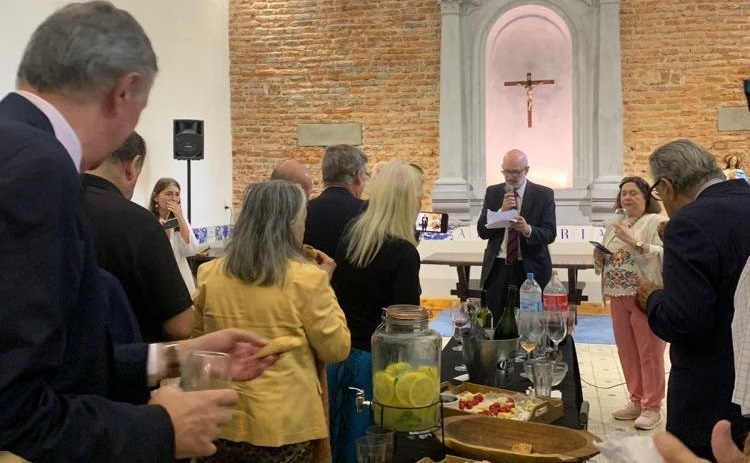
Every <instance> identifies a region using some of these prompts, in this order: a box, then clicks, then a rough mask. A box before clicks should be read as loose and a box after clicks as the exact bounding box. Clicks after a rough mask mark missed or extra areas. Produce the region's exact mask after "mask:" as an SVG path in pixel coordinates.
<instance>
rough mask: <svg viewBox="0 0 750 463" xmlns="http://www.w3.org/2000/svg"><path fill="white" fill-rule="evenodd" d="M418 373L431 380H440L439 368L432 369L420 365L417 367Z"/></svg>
mask: <svg viewBox="0 0 750 463" xmlns="http://www.w3.org/2000/svg"><path fill="white" fill-rule="evenodd" d="M417 371H419V372H422V373H424V374H426V375H427V376H429V377H430V378H432V379H434V380H437V379H438V369H437V367H431V366H429V365H420V366H418V367H417Z"/></svg>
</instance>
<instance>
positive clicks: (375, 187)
mask: <svg viewBox="0 0 750 463" xmlns="http://www.w3.org/2000/svg"><path fill="white" fill-rule="evenodd" d="M422 180H423V177H422V173H421V172H420V170H418V169H417V168H415V167H414V166H411V165H409V164H407V163H405V162H403V161H401V160H399V159H394V160H392V161H390V162H388V163H387V164H385V165H384V166H383V167H382V168H381V169H380V171H379V172H378V175H376V176H374V177H373V178H371V179H370V181H369V182H368V183H367V187H366V193H367V196H368V197H369V200H368V204H367V209H366V210H365V212H363V213H362V214H361V215H360V216H359V217H357V218H356V219H354V220H353V221H352V222H351V223H350V224H349V226H348V227H347V229H346V231H345V232H344V235H343V236H342V239H341V241H340V242H339V245H338V248H337V250H336V264H337V266H336V270H335V271H334V273H333V278H332V280H331V285H332V286H333V289H334V290H335V291H336V296H337V297H338V300H339V304H341V307H342V308H343V309H344V313H345V314H346V320H347V323H348V325H349V330H350V331H351V334H352V353H351V354H350V356H349V358H348V359H347V361H346V362H345V364H344V365H337V366H334V367H332V368H329V376H328V380H329V390H330V391H331V394H332V395H331V396H330V402H331V431H332V434H331V439H332V440H333V441H334V442H333V443H334V452H335V455H334V461H340V462H346V463H350V462H354V461H355V450H354V441H355V440H356V439H357V438H358V437H359V436H361V435H362V434H364V432H365V429H366V427H367V426H368V425H369V420H370V417H369V414H366V413H361V414H357V412H356V410H355V409H354V407H353V401H351V400H350V401H348V402H346V401H345V402H344V404H345V406H344V404H340V403H338V404H337V403H336V398H337V397H342V396H343V397H350V395H351V394H350V393H349V392H348V391H347V387H349V386H354V387H358V388H361V389H364V390H365V391H366V394H365V395H366V396H367V397H372V371H371V369H372V361H371V357H370V336H372V333H373V332H374V331H375V328H377V326H378V325H379V324H380V322H381V315H382V313H383V312H382V309H383V307H388V306H389V305H393V304H419V295H420V293H421V289H420V286H419V253H418V252H417V248H416V246H417V241H416V239H415V238H414V223H415V221H416V218H417V213H418V212H419V208H420V204H421V199H422ZM350 405H351V407H350ZM339 418H340V420H339Z"/></svg>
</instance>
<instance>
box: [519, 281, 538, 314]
mask: <svg viewBox="0 0 750 463" xmlns="http://www.w3.org/2000/svg"><path fill="white" fill-rule="evenodd" d="M519 296H520V307H519V308H520V309H521V313H541V312H542V288H541V287H540V286H539V283H537V282H536V280H534V274H533V273H531V272H529V273H527V274H526V281H524V282H523V284H522V285H521V290H520V291H519Z"/></svg>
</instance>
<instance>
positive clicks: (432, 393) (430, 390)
mask: <svg viewBox="0 0 750 463" xmlns="http://www.w3.org/2000/svg"><path fill="white" fill-rule="evenodd" d="M437 396H438V385H437V382H436V381H435V380H434V379H432V378H430V377H429V376H423V377H421V378H419V379H417V380H415V381H414V383H413V384H412V385H411V388H410V389H409V404H410V405H412V406H413V407H426V406H428V405H430V404H432V403H435V402H437Z"/></svg>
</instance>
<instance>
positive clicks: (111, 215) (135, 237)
mask: <svg viewBox="0 0 750 463" xmlns="http://www.w3.org/2000/svg"><path fill="white" fill-rule="evenodd" d="M83 183H84V186H85V188H86V208H87V210H88V214H89V217H90V220H91V230H92V234H93V235H94V246H95V249H96V256H97V260H98V262H99V265H100V266H101V267H102V268H103V269H105V270H107V271H108V272H110V273H112V274H113V275H114V276H116V277H117V278H118V279H119V280H120V282H121V283H122V286H123V288H125V293H127V295H128V300H129V301H130V305H131V307H132V308H133V312H134V313H135V316H136V318H137V319H138V324H139V325H140V328H141V335H142V337H143V340H144V341H146V342H157V341H166V340H167V339H166V338H165V337H164V334H163V332H162V325H163V323H164V322H165V321H166V320H168V319H170V318H172V317H174V316H176V315H178V314H180V313H181V312H183V311H184V310H186V309H189V308H190V307H191V306H192V305H193V303H192V301H191V299H190V293H188V290H187V287H186V286H185V281H184V280H183V279H182V275H180V270H179V269H178V268H177V261H176V260H175V258H174V253H173V252H172V247H171V245H170V244H169V240H168V239H167V235H166V234H165V233H164V230H163V229H162V227H161V226H160V225H159V221H158V220H157V219H156V217H155V216H154V214H152V213H151V212H149V211H148V210H147V209H145V208H143V207H141V206H139V205H138V204H136V203H134V202H132V201H130V200H129V199H127V198H125V197H124V196H123V195H122V193H121V192H120V190H119V189H118V188H117V187H116V186H115V185H113V184H112V183H111V182H109V181H108V180H105V179H103V178H101V177H98V176H95V175H90V174H84V175H83Z"/></svg>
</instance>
